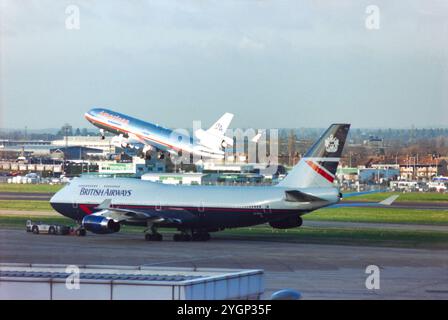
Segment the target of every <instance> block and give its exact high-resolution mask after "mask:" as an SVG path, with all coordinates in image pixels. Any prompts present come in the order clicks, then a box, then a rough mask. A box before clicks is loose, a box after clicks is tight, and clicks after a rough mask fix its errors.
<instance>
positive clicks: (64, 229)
mask: <svg viewBox="0 0 448 320" xmlns="http://www.w3.org/2000/svg"><path fill="white" fill-rule="evenodd" d="M71 229H72V228H71V227H69V226H64V225H62V224H48V223H43V222H32V221H31V220H27V221H26V231H27V232H32V233H34V234H41V233H47V234H56V235H66V234H69V233H70V232H71V231H72V230H71Z"/></svg>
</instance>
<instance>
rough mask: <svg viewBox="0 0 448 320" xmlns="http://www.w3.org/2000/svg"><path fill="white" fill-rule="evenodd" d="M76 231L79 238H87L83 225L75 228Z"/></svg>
mask: <svg viewBox="0 0 448 320" xmlns="http://www.w3.org/2000/svg"><path fill="white" fill-rule="evenodd" d="M74 231H75V235H77V236H78V237H85V236H86V234H87V231H86V229H85V228H84V227H83V226H82V225H81V223H79V225H78V226H77V227H75V229H74Z"/></svg>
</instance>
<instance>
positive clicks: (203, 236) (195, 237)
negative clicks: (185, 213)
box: [192, 232, 210, 241]
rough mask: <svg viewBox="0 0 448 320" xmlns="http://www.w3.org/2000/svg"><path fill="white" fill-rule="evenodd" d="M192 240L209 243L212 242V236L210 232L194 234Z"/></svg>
mask: <svg viewBox="0 0 448 320" xmlns="http://www.w3.org/2000/svg"><path fill="white" fill-rule="evenodd" d="M192 240H193V241H208V240H210V234H209V233H208V232H200V233H194V234H193V237H192Z"/></svg>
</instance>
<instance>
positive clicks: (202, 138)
mask: <svg viewBox="0 0 448 320" xmlns="http://www.w3.org/2000/svg"><path fill="white" fill-rule="evenodd" d="M194 134H195V136H196V138H198V139H199V142H200V143H201V144H202V145H203V146H206V147H207V148H210V149H217V148H219V147H221V148H226V147H227V146H232V145H233V139H231V138H229V137H226V136H217V135H214V134H211V133H209V132H207V131H205V130H202V129H198V130H196V131H195V133H194Z"/></svg>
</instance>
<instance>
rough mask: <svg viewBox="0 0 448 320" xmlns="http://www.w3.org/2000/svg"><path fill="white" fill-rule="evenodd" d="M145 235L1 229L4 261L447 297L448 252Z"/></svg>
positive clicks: (309, 293)
mask: <svg viewBox="0 0 448 320" xmlns="http://www.w3.org/2000/svg"><path fill="white" fill-rule="evenodd" d="M142 238H143V237H142V235H139V234H125V233H118V234H111V235H93V234H90V233H89V235H88V236H86V237H75V236H49V235H33V234H30V233H26V232H25V231H22V230H14V229H0V261H1V262H24V263H65V264H77V265H81V264H115V265H158V266H196V267H219V268H261V269H264V270H265V280H266V283H265V287H266V294H265V298H269V296H270V294H271V293H272V292H274V291H276V290H279V289H283V288H294V289H297V290H299V291H301V292H302V294H303V297H304V299H397V298H402V299H417V298H418V299H448V250H429V249H403V248H387V247H381V248H380V247H362V246H340V245H316V244H297V243H287V242H278V241H275V242H274V241H273V242H269V241H247V240H236V239H235V238H232V236H230V235H220V234H219V233H218V234H216V235H214V239H212V240H211V241H209V242H173V241H171V239H167V240H165V241H162V242H146V241H144V240H143V239H142ZM371 264H374V265H377V266H378V267H379V268H380V281H381V282H380V289H379V290H368V289H366V287H365V281H366V277H367V276H368V275H367V274H366V273H365V269H366V267H367V266H368V265H371Z"/></svg>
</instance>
